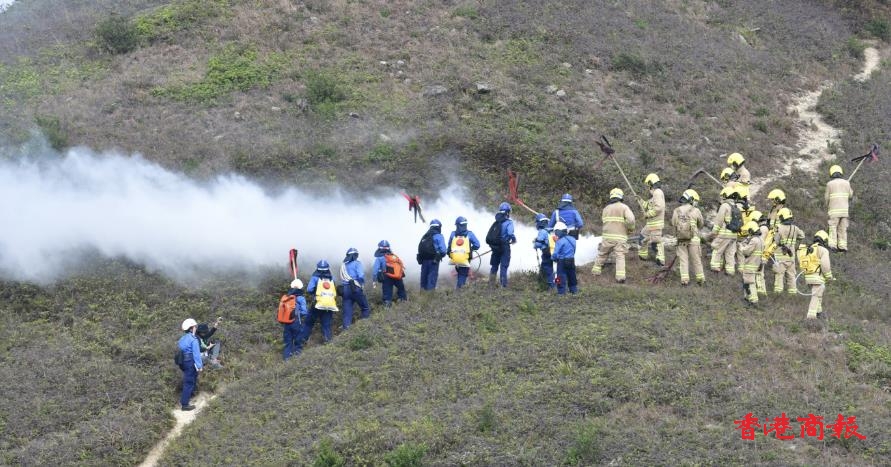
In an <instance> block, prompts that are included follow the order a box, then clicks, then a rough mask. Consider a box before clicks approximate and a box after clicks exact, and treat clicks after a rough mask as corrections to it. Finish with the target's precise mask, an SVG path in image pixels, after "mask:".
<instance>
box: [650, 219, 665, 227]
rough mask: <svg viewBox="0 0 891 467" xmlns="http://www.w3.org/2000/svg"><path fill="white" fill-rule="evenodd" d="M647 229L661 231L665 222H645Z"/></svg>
mask: <svg viewBox="0 0 891 467" xmlns="http://www.w3.org/2000/svg"><path fill="white" fill-rule="evenodd" d="M647 227H656V228H659V229H661V228H663V227H665V221H664V220H661V221H647Z"/></svg>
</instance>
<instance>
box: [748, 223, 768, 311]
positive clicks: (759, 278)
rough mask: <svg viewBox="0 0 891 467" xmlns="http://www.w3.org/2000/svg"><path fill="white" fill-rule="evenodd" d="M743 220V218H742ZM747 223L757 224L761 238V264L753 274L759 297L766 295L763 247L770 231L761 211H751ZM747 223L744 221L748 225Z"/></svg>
mask: <svg viewBox="0 0 891 467" xmlns="http://www.w3.org/2000/svg"><path fill="white" fill-rule="evenodd" d="M743 218H745V216H743ZM748 221H751V222H755V223H756V224H758V233H757V235H758V237H760V238H761V262H760V263H758V271H757V272H756V273H755V288H756V289H757V290H758V294H759V295H765V296H766V295H767V284H766V283H765V281H764V247H765V243H764V242H765V241H767V237H768V232H769V231H770V229H768V228H767V219H765V218H764V214H763V213H762V212H761V211H757V210H755V211H752V213H751V214H750V215H749V219H748ZM748 221H744V222H746V223H748Z"/></svg>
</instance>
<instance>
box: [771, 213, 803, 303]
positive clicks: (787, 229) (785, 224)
mask: <svg viewBox="0 0 891 467" xmlns="http://www.w3.org/2000/svg"><path fill="white" fill-rule="evenodd" d="M792 219H793V218H792V211H791V210H790V209H789V208H782V209H780V211H779V212H778V213H777V222H779V225H778V226H777V227H776V233H775V234H774V242H776V244H777V249H776V250H775V251H774V254H773V259H774V262H773V291H774V293H783V285H784V284H785V285H786V292H787V293H788V294H789V295H795V294H796V293H797V292H798V289H797V287H796V285H795V277H796V276H797V275H798V272H797V271H796V268H795V251H796V250H797V248H798V244H799V243H800V242H803V241H804V231H803V230H801V229H800V228H799V227H798V226H796V225H794V224H792Z"/></svg>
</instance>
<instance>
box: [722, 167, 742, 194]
mask: <svg viewBox="0 0 891 467" xmlns="http://www.w3.org/2000/svg"><path fill="white" fill-rule="evenodd" d="M721 183H723V184H724V188H730V189H731V190H732V189H734V188H736V186H737V185H739V183H738V182H737V181H736V179H735V178H734V176H733V169H731V168H730V167H724V170H722V171H721Z"/></svg>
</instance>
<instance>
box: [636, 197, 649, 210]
mask: <svg viewBox="0 0 891 467" xmlns="http://www.w3.org/2000/svg"><path fill="white" fill-rule="evenodd" d="M647 204H648V203H647V202H646V201H644V200H642V199H638V200H637V205H638V206H640V210H641V211H646V210H647Z"/></svg>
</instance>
